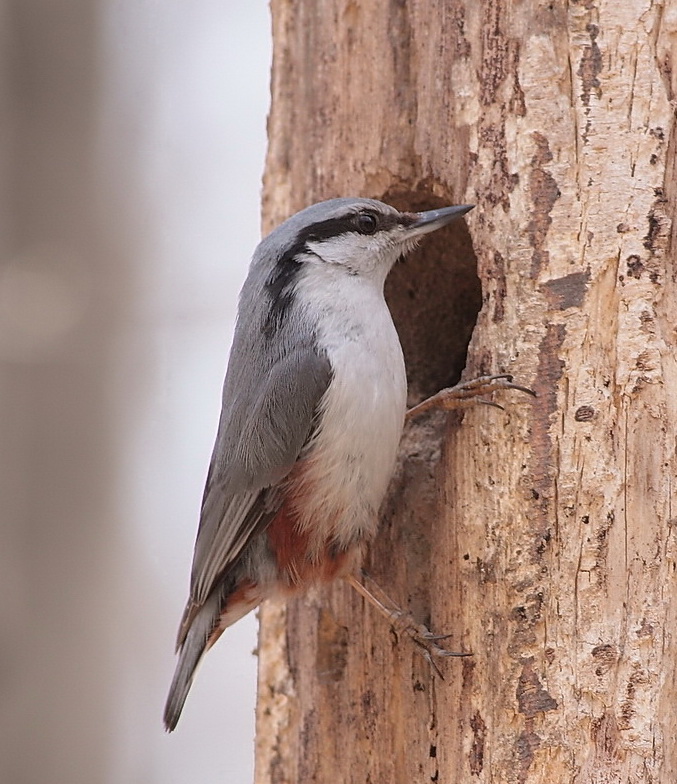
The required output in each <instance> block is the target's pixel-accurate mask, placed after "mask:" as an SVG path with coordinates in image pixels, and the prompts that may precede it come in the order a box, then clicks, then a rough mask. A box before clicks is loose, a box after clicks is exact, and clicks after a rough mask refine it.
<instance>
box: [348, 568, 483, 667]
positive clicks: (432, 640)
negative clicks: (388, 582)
mask: <svg viewBox="0 0 677 784" xmlns="http://www.w3.org/2000/svg"><path fill="white" fill-rule="evenodd" d="M345 579H346V582H348V583H349V584H350V585H352V587H353V588H354V589H355V590H356V591H357V592H358V593H359V594H360V596H362V597H363V598H364V599H366V600H367V601H368V602H369V603H370V604H371V605H372V606H373V607H375V608H376V609H377V610H378V611H379V612H380V613H381V615H383V616H385V617H386V618H387V619H388V620H389V621H390V623H391V624H392V627H393V629H394V631H395V632H396V633H397V634H402V633H404V634H407V635H408V636H409V637H411V639H412V640H413V641H414V643H415V644H416V646H417V650H418V651H420V653H421V655H422V656H423V658H424V659H425V660H426V661H427V662H428V664H430V666H431V667H432V668H433V670H435V672H436V673H437V674H438V675H439V676H440V678H442V679H443V680H444V676H443V675H442V673H441V672H440V669H439V667H438V666H437V664H436V662H435V660H434V659H433V656H472V654H471V653H458V652H457V651H449V650H447V649H446V648H443V647H442V646H440V645H438V642H439V641H440V640H446V639H447V638H448V637H450V636H451V635H450V634H433V633H432V632H431V631H430V629H428V627H427V626H425V625H424V624H422V623H419V622H418V621H417V620H416V619H415V618H414V616H413V615H411V613H408V612H405V611H404V610H403V609H402V608H401V607H399V606H398V605H397V604H396V603H395V602H394V601H393V600H392V599H391V598H390V597H389V596H388V595H387V594H386V593H385V592H384V591H383V589H382V588H381V587H380V586H379V585H378V583H376V582H375V581H374V580H373V579H372V578H371V577H369V575H368V574H367V573H366V572H364V571H361V572H360V577H359V578H358V577H357V575H355V574H351V575H348V576H347V577H346V578H345Z"/></svg>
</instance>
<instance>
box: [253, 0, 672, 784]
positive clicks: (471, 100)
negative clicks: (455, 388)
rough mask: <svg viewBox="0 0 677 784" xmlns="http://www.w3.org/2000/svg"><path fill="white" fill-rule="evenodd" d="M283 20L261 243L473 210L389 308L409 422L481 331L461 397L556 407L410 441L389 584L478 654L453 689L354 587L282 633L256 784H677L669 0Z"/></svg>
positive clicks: (308, 5)
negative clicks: (327, 213)
mask: <svg viewBox="0 0 677 784" xmlns="http://www.w3.org/2000/svg"><path fill="white" fill-rule="evenodd" d="M272 11H273V31H274V39H275V53H274V67H273V77H272V97H273V103H272V110H271V115H270V120H269V137H270V147H269V154H268V161H267V168H266V175H265V188H264V224H265V228H266V229H268V228H270V227H271V226H272V225H273V224H275V223H277V222H278V221H280V220H281V219H283V218H284V217H286V216H287V215H289V214H291V213H292V212H294V211H295V210H297V209H299V208H301V207H303V206H305V205H306V204H309V203H311V202H313V201H317V200H319V199H322V198H329V197H332V196H338V195H365V196H372V197H376V198H383V199H384V200H386V201H390V202H391V203H394V204H396V205H397V206H401V207H404V206H411V207H413V208H418V207H421V206H430V207H435V206H438V205H440V204H451V203H474V204H477V208H476V209H475V210H474V211H473V212H471V213H470V214H469V215H468V217H467V227H468V228H467V229H466V228H465V226H464V225H461V226H457V227H454V228H453V229H450V230H449V231H448V233H447V234H446V235H443V234H442V233H440V235H439V237H438V238H437V240H436V244H432V245H428V244H426V245H424V247H423V249H422V250H421V251H420V252H419V254H418V255H417V256H415V257H414V259H413V261H412V262H411V263H408V264H407V265H405V266H403V267H402V268H400V269H399V270H398V271H397V272H396V274H397V276H398V278H397V280H396V281H395V283H394V284H393V285H392V287H391V288H390V289H389V292H388V295H389V297H390V298H391V301H392V302H393V310H394V311H395V315H396V320H397V323H398V327H399V329H400V330H401V334H402V340H403V344H404V345H405V350H406V351H407V353H408V356H407V360H408V362H409V365H410V384H411V387H412V396H411V397H412V402H414V401H415V399H420V397H421V396H422V395H423V394H427V393H429V392H431V391H435V390H434V389H431V387H432V386H434V385H435V384H436V383H437V384H439V386H442V385H443V384H445V383H448V380H449V379H451V380H453V379H454V377H457V375H458V373H459V371H460V369H461V368H462V367H463V363H464V362H466V356H465V342H466V341H467V336H468V335H469V334H470V330H471V329H472V326H473V324H474V322H475V319H476V324H475V326H474V331H473V332H472V339H471V341H470V347H469V349H468V354H467V364H466V368H465V371H464V376H465V377H472V376H475V375H478V374H480V373H488V372H500V371H510V372H512V373H514V374H515V375H516V376H517V377H518V379H519V381H520V382H521V383H526V384H528V385H530V386H532V387H533V388H534V389H535V390H536V391H537V392H538V395H539V397H538V399H537V400H535V401H533V402H531V401H528V400H525V399H517V398H515V397H514V396H513V397H511V398H510V399H509V400H508V399H505V398H504V399H503V400H502V402H503V403H504V404H506V410H505V411H504V412H501V411H497V410H495V409H491V408H488V407H482V406H480V407H477V408H475V409H472V410H470V411H467V412H465V413H464V414H463V416H456V415H449V416H447V417H444V416H439V415H435V416H431V417H429V418H427V419H423V421H420V422H416V423H414V424H413V425H412V426H410V427H409V428H408V430H407V432H406V433H405V436H404V439H403V442H402V448H401V454H400V461H399V464H398V469H397V473H396V476H395V477H394V479H393V484H392V487H391V490H390V493H389V496H388V499H387V501H386V503H385V505H384V509H383V521H382V526H381V530H380V534H379V537H378V540H377V541H376V542H375V544H374V546H373V548H372V552H371V554H370V558H369V564H368V567H369V569H370V571H371V573H372V574H373V576H374V577H375V578H377V579H378V581H379V582H380V584H381V585H382V586H383V587H384V588H385V589H386V590H387V591H388V592H389V593H390V594H391V596H393V598H395V599H397V600H399V601H401V602H403V603H404V604H405V605H407V606H408V607H409V608H410V609H411V611H412V612H414V613H415V614H416V615H417V616H418V617H419V618H420V619H421V620H423V621H427V622H429V624H430V625H431V626H432V627H433V628H434V629H436V630H443V631H447V632H451V633H452V634H453V637H452V638H451V640H450V643H449V644H450V646H451V647H453V648H455V649H462V650H470V651H473V653H474V656H473V657H471V658H468V659H464V660H455V661H454V660H451V661H449V662H444V663H443V665H442V666H443V669H444V673H445V676H446V678H445V680H444V681H442V680H440V679H439V678H435V677H434V676H433V675H432V673H431V672H430V670H429V667H428V666H427V665H426V663H425V662H424V661H423V660H422V659H421V658H420V657H419V656H417V655H416V653H415V652H414V651H413V649H412V645H411V644H410V642H409V641H407V640H404V639H403V640H397V639H396V638H395V637H394V635H393V633H392V632H390V631H389V630H388V628H387V627H386V626H385V625H384V622H383V620H382V619H381V618H380V617H377V616H376V615H375V614H374V613H373V611H372V610H371V609H370V608H369V607H364V606H363V603H362V600H361V599H360V598H359V597H358V596H357V595H354V594H353V593H351V592H350V589H349V588H348V587H347V586H344V585H336V586H335V588H333V589H331V590H327V591H322V592H321V593H320V592H318V593H317V594H315V595H312V596H310V597H308V599H306V600H303V601H297V602H291V603H290V604H289V605H288V606H287V607H286V608H284V607H279V606H273V605H268V606H265V607H264V608H263V609H262V611H261V620H262V622H261V634H260V657H261V659H260V683H259V707H258V720H257V722H258V726H257V733H258V737H257V773H256V780H257V782H258V784H282V783H283V782H285V783H286V782H289V784H291V783H292V782H294V783H296V782H303V783H305V782H321V783H323V782H351V784H352V783H353V782H354V783H355V784H358V783H359V784H364V782H374V783H375V782H379V783H380V782H394V783H395V784H400V783H401V784H404V783H405V782H406V783H407V784H409V783H410V782H426V781H431V782H474V781H477V782H480V783H481V784H484V783H487V782H492V784H495V783H498V782H500V783H501V784H502V783H503V782H506V784H507V783H508V782H510V784H517V783H520V784H522V783H524V784H527V783H528V784H532V783H536V782H538V783H540V782H548V784H550V783H551V782H581V783H582V782H586V784H588V783H589V782H593V783H595V784H603V783H604V784H606V783H607V782H661V783H662V782H664V783H665V784H672V782H674V781H677V747H676V743H677V738H676V735H677V733H676V731H675V727H677V715H676V713H677V693H676V685H675V664H676V662H675V655H676V654H675V650H676V646H675V640H674V633H675V632H674V630H675V628H676V625H675V624H676V621H677V618H676V615H677V588H676V580H677V577H676V575H675V537H674V526H675V522H676V521H677V514H676V512H675V510H676V509H677V497H676V493H675V487H674V485H675V479H674V477H675V476H676V474H677V455H676V449H677V446H676V435H675V434H676V432H677V394H676V393H675V390H677V362H676V360H675V344H676V342H677V341H676V338H677V297H676V290H677V284H676V273H675V263H674V259H673V257H672V248H673V244H672V237H673V231H674V228H673V219H672V216H673V214H674V208H675V186H676V183H677V173H676V171H675V166H676V164H675V160H676V156H675V148H676V143H675V129H674V97H675V95H674V93H675V87H676V86H677V83H676V80H677V76H676V74H675V71H674V67H675V65H674V64H675V63H676V62H677V51H676V46H677V0H665V2H663V3H660V2H652V1H651V0H625V1H624V2H622V3H619V2H617V1H616V0H570V2H568V3H565V2H557V1H555V2H537V1H536V0H521V2H519V1H518V0H514V1H513V2H509V1H508V0H486V2H483V3H476V2H472V1H471V0H465V1H463V0H439V1H438V2H433V1H430V2H424V1H423V0H418V1H413V2H408V3H403V2H398V1H396V0H390V2H381V3H358V2H346V0H323V1H322V2H311V1H310V0H300V1H299V2H291V0H273V2H272ZM440 238H442V239H440ZM475 265H476V270H477V271H476V273H475V271H474V267H475ZM475 275H476V277H473V276H475ZM454 277H455V278H456V280H457V282H458V285H452V286H449V281H450V280H454ZM473 281H475V282H473ZM477 281H479V283H478V282H477ZM436 282H438V283H439V287H442V288H443V290H444V291H445V292H447V293H448V297H446V298H445V297H437V298H436V299H433V300H432V301H431V303H432V304H431V307H430V309H429V310H428V311H427V310H426V308H425V304H424V302H425V301H423V303H422V300H421V298H420V297H419V299H418V300H417V295H419V294H420V292H422V291H426V290H427V291H434V290H435V288H436V287H435V284H436ZM480 284H481V288H480ZM445 287H446V288H445ZM455 292H460V294H459V293H455ZM407 297H411V298H412V299H413V300H416V308H415V309H414V310H415V317H411V313H410V312H409V309H408V308H407V307H406V301H407ZM478 310H479V314H478V315H477V312H478ZM449 312H453V313H454V314H460V315H456V316H454V318H456V321H454V320H453V318H452V320H451V321H445V319H449V316H448V313H449ZM441 324H442V325H448V326H447V327H446V328H442V329H441V328H440V325H441ZM449 331H453V332H454V334H455V337H454V338H453V339H450V338H449V337H448V335H446V334H440V333H445V332H449ZM440 356H442V357H444V356H448V357H449V363H448V366H446V367H445V365H444V362H440Z"/></svg>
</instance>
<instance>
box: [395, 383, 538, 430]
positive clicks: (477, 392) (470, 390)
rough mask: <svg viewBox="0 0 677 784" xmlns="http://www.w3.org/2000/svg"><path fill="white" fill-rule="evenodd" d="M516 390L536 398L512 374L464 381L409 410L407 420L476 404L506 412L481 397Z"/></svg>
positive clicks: (496, 404)
mask: <svg viewBox="0 0 677 784" xmlns="http://www.w3.org/2000/svg"><path fill="white" fill-rule="evenodd" d="M506 389H510V390H515V391H517V392H524V393H525V394H527V395H531V396H532V397H536V393H535V392H534V391H533V389H529V388H528V387H523V386H521V385H520V384H515V383H514V382H513V377H512V376H511V375H510V373H498V374H497V375H494V376H479V377H478V378H473V379H470V381H463V382H461V383H460V384H456V386H454V387H449V388H448V389H443V390H441V391H440V392H438V393H437V394H436V395H433V396H432V397H429V398H428V399H427V400H424V401H423V402H422V403H419V404H418V405H417V406H414V407H413V408H411V409H409V411H408V412H407V419H409V418H411V417H412V416H416V414H420V413H422V412H423V411H428V410H429V409H431V408H441V409H442V410H444V411H451V410H452V409H457V408H468V407H470V406H472V405H474V404H475V403H482V404H483V405H486V406H493V407H494V408H500V409H502V410H505V409H504V408H503V406H502V405H500V404H499V403H494V401H493V400H487V399H486V398H484V397H481V395H490V394H491V393H492V392H497V391H498V390H506Z"/></svg>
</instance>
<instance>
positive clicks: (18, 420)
mask: <svg viewBox="0 0 677 784" xmlns="http://www.w3.org/2000/svg"><path fill="white" fill-rule="evenodd" d="M270 60H271V51H270V22H269V18H268V9H267V5H266V3H265V2H264V0H248V2H246V3H244V2H235V1H234V0H191V1H190V2H186V0H162V1H161V2H160V0H0V118H1V121H0V152H1V155H0V219H1V223H0V225H1V230H0V592H1V595H2V600H1V601H0V622H1V632H0V705H1V707H0V781H2V782H3V783H6V784H42V782H49V783H50V784H62V783H63V784H80V782H83V783H84V782H86V783H87V784H97V783H98V782H106V783H107V782H111V783H114V784H120V783H124V784H129V783H130V782H139V783H141V782H143V783H144V784H149V783H152V782H162V784H179V782H181V783H182V784H183V783H186V782H198V781H199V782H201V783H204V782H206V783H207V784H211V782H214V783H216V782H219V784H222V783H223V782H228V783H229V784H238V783H239V782H243V783H244V782H249V781H251V778H252V768H253V733H254V698H255V669H256V659H255V657H254V656H253V655H252V649H253V648H254V647H255V644H256V621H255V618H254V617H253V616H249V617H248V618H246V619H245V620H243V621H241V622H240V623H239V624H237V625H236V626H235V627H234V628H233V629H231V630H230V631H229V632H227V633H226V634H225V635H224V636H223V637H222V638H221V640H220V642H219V644H218V645H217V646H216V648H215V649H214V650H213V651H212V652H211V653H210V655H209V656H208V657H207V658H206V659H205V662H204V664H203V666H202V668H201V670H200V673H199V676H198V678H197V680H196V683H195V685H194V687H193V691H192V693H191V695H190V697H189V699H188V702H187V705H186V709H185V711H184V714H183V717H182V720H181V722H180V724H179V726H178V729H177V731H176V732H175V733H174V734H172V735H166V734H165V733H164V730H163V728H162V721H161V719H162V709H163V704H164V699H165V696H166V691H167V687H168V685H169V682H170V678H171V674H172V671H173V667H174V655H173V646H174V637H175V632H176V627H177V624H178V621H179V617H180V614H181V611H182V608H183V603H184V601H185V598H186V593H187V588H188V575H189V568H190V559H191V553H192V545H193V540H194V536H195V531H196V526H197V519H198V510H199V504H200V499H201V494H202V487H203V483H204V478H205V475H206V470H207V465H208V461H209V457H210V452H211V447H212V441H213V438H214V435H215V432H216V425H217V419H218V413H219V404H220V387H221V382H222V379H223V374H224V372H225V365H226V360H227V353H228V348H229V344H230V338H231V332H232V327H233V321H234V316H235V307H236V301H237V293H238V291H239V288H240V285H241V283H242V280H243V279H244V275H245V272H246V267H247V264H248V260H249V256H250V254H251V251H252V250H253V248H254V246H255V245H256V243H257V241H258V239H259V195H260V179H261V173H262V169H263V158H264V151H265V118H266V112H267V108H268V99H269V92H268V80H269V68H270Z"/></svg>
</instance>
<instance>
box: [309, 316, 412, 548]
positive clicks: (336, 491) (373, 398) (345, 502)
mask: <svg viewBox="0 0 677 784" xmlns="http://www.w3.org/2000/svg"><path fill="white" fill-rule="evenodd" d="M390 326H391V327H392V324H391V325H390ZM388 337H390V338H391V339H390V340H388V341H381V343H380V345H376V346H374V345H373V344H371V345H364V346H362V345H360V346H357V345H355V344H352V345H351V344H347V345H345V346H344V347H343V349H342V350H341V351H337V352H335V353H334V355H333V356H331V355H330V360H331V362H332V369H333V374H334V375H333V380H332V382H331V384H330V386H329V388H328V390H327V392H326V394H325V397H324V399H323V401H322V406H321V412H320V420H321V422H322V425H321V428H320V429H319V431H318V433H317V434H316V436H315V438H314V439H313V441H312V442H311V445H310V447H309V449H308V450H307V453H306V455H305V459H306V461H307V470H306V472H305V474H304V492H303V497H304V501H303V504H301V505H300V507H301V508H300V510H299V511H300V514H299V529H300V530H301V531H303V532H306V531H307V532H308V533H309V534H310V537H309V552H310V556H311V558H312V557H314V556H316V555H318V554H319V552H321V551H323V549H324V548H325V547H326V546H327V543H330V546H331V547H333V548H334V549H335V550H336V551H341V550H342V549H347V548H349V547H350V546H351V545H352V544H354V543H357V542H361V543H363V542H364V541H366V540H368V539H370V538H371V537H372V536H373V534H374V532H375V530H376V525H377V517H378V510H379V507H380V505H381V502H382V500H383V496H384V495H385V492H386V490H387V487H388V483H389V481H390V478H391V476H392V473H393V468H394V465H395V458H396V455H397V447H398V444H399V441H400V436H401V434H402V426H403V423H404V413H405V407H406V376H405V370H404V360H403V358H402V351H401V348H400V345H399V341H398V339H397V335H396V333H395V330H394V327H392V335H389V336H388Z"/></svg>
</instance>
